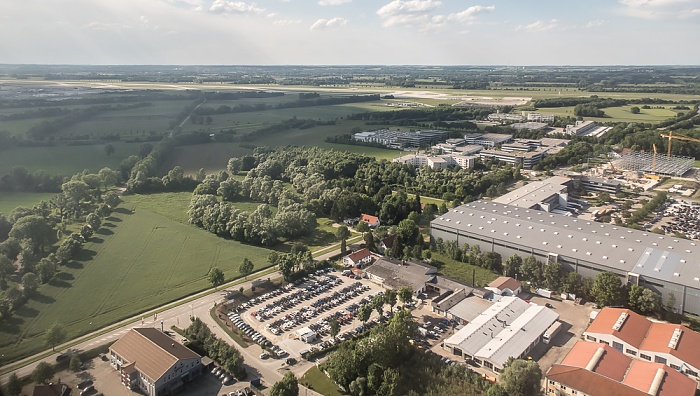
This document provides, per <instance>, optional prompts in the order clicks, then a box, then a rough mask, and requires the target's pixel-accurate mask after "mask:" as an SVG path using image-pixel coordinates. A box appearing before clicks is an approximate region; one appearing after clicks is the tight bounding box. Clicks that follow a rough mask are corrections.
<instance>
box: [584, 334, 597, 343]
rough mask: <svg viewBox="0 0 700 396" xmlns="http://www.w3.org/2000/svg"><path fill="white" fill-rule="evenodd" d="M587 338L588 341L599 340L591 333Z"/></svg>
mask: <svg viewBox="0 0 700 396" xmlns="http://www.w3.org/2000/svg"><path fill="white" fill-rule="evenodd" d="M586 339H587V340H588V341H593V342H596V341H597V340H596V339H595V337H593V336H589V335H587V336H586Z"/></svg>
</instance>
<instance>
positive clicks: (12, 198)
mask: <svg viewBox="0 0 700 396" xmlns="http://www.w3.org/2000/svg"><path fill="white" fill-rule="evenodd" d="M52 196H53V194H52V193H26V192H4V191H2V192H0V213H5V214H7V215H9V214H10V213H11V212H12V211H13V210H14V209H15V208H16V207H18V206H27V207H32V206H34V205H36V204H38V203H39V201H42V200H44V201H48V200H49V199H51V197H52Z"/></svg>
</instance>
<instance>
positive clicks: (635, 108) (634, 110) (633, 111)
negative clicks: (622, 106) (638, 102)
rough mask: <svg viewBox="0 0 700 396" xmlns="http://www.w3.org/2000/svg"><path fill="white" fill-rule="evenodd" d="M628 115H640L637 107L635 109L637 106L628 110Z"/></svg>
mask: <svg viewBox="0 0 700 396" xmlns="http://www.w3.org/2000/svg"><path fill="white" fill-rule="evenodd" d="M630 113H632V114H639V113H641V110H640V109H639V107H637V106H632V107H631V108H630Z"/></svg>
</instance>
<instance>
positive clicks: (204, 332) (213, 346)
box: [185, 318, 248, 380]
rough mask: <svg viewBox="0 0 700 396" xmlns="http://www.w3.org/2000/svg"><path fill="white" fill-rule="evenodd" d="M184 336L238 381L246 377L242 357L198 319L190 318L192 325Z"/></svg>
mask: <svg viewBox="0 0 700 396" xmlns="http://www.w3.org/2000/svg"><path fill="white" fill-rule="evenodd" d="M185 335H186V336H187V337H188V338H190V339H191V340H194V341H196V342H197V343H199V345H200V346H201V347H202V348H203V349H204V350H205V351H206V352H207V356H209V357H211V358H212V359H214V360H216V361H217V362H218V363H219V364H220V365H221V367H223V368H224V370H226V371H227V372H229V373H231V374H233V376H234V377H236V378H237V379H238V380H243V379H245V378H246V377H247V376H248V373H246V370H245V366H244V365H243V356H242V355H241V353H240V352H239V351H238V349H236V348H235V347H234V346H232V345H229V344H228V343H227V342H226V341H224V340H222V339H220V338H217V337H216V336H215V335H214V333H212V331H211V329H209V327H208V326H207V325H206V324H205V323H204V322H202V320H201V319H199V318H192V323H191V324H190V326H189V327H188V328H187V329H185Z"/></svg>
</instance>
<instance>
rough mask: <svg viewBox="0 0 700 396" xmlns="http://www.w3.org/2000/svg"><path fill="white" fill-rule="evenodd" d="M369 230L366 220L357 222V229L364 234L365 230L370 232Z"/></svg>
mask: <svg viewBox="0 0 700 396" xmlns="http://www.w3.org/2000/svg"><path fill="white" fill-rule="evenodd" d="M369 230H370V228H369V224H367V223H366V222H364V221H361V222H359V223H357V225H356V226H355V231H357V232H361V233H362V235H364V234H365V232H369Z"/></svg>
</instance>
